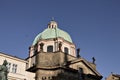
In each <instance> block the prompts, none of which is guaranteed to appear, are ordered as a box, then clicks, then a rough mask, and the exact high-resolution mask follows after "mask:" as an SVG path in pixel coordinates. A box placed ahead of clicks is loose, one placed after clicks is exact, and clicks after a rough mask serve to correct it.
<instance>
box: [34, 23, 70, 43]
mask: <svg viewBox="0 0 120 80" xmlns="http://www.w3.org/2000/svg"><path fill="white" fill-rule="evenodd" d="M57 37H58V38H63V39H64V40H66V41H68V42H70V43H72V39H71V37H70V35H69V34H68V33H67V32H65V31H63V30H61V29H59V28H58V27H57V23H56V22H55V21H50V23H49V24H48V28H47V29H45V30H44V31H43V32H41V33H39V34H38V35H37V36H36V37H35V39H34V41H33V44H32V45H35V44H36V43H37V42H38V41H39V40H44V39H53V38H57Z"/></svg>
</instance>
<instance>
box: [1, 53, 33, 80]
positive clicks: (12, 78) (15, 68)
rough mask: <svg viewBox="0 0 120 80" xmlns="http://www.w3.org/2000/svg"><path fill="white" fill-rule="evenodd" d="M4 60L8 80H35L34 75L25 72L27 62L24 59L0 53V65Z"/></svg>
mask: <svg viewBox="0 0 120 80" xmlns="http://www.w3.org/2000/svg"><path fill="white" fill-rule="evenodd" d="M4 60H7V62H8V65H7V67H8V71H9V73H8V80H35V74H34V73H31V72H28V71H26V64H27V61H26V60H25V59H21V58H18V57H15V56H12V55H8V54H6V53H2V52H0V65H2V64H3V61H4Z"/></svg>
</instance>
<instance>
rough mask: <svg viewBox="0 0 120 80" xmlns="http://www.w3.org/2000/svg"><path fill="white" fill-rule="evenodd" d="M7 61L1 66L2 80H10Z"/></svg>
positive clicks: (0, 76)
mask: <svg viewBox="0 0 120 80" xmlns="http://www.w3.org/2000/svg"><path fill="white" fill-rule="evenodd" d="M7 64H8V63H7V60H4V62H3V64H2V65H0V80H8V79H7V75H8V68H7Z"/></svg>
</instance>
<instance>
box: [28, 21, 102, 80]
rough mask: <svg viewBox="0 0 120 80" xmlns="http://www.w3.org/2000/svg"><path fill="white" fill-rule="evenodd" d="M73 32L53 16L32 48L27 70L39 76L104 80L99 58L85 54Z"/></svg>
mask: <svg viewBox="0 0 120 80" xmlns="http://www.w3.org/2000/svg"><path fill="white" fill-rule="evenodd" d="M79 53H80V49H76V47H75V44H74V43H73V41H72V39H71V37H70V35H69V34H68V33H67V32H65V31H63V30H61V29H60V28H59V27H58V24H57V22H56V21H54V20H51V21H50V22H49V23H48V26H47V28H46V29H45V30H44V31H43V32H41V33H39V34H38V35H37V36H36V37H35V39H34V41H33V43H32V45H31V46H30V48H29V57H28V58H27V59H26V60H27V61H28V64H27V71H29V72H33V73H35V80H101V79H102V75H101V74H100V73H99V72H98V71H97V70H96V64H95V58H93V62H89V61H87V60H86V59H84V58H82V57H81V56H80V55H79Z"/></svg>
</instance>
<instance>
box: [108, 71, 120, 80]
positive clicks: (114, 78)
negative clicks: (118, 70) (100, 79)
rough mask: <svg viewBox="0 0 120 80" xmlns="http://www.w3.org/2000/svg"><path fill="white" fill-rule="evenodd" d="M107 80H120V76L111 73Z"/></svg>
mask: <svg viewBox="0 0 120 80" xmlns="http://www.w3.org/2000/svg"><path fill="white" fill-rule="evenodd" d="M106 80H120V75H119V74H113V73H111V74H110V75H109V76H108V77H107V78H106Z"/></svg>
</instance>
